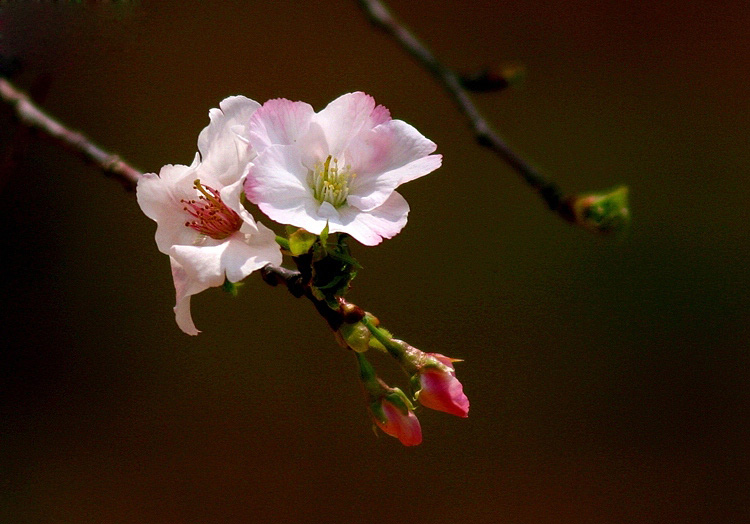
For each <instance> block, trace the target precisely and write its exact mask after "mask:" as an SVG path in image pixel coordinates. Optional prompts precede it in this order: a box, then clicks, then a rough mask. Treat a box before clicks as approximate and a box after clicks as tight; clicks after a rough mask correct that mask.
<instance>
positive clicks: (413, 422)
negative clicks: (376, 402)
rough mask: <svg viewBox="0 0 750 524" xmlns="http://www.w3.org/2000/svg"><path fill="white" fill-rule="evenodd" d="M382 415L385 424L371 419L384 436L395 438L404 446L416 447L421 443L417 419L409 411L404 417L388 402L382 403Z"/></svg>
mask: <svg viewBox="0 0 750 524" xmlns="http://www.w3.org/2000/svg"><path fill="white" fill-rule="evenodd" d="M382 406H383V414H384V415H385V419H386V421H385V423H383V422H381V421H379V420H378V419H377V418H373V420H374V421H375V424H376V425H377V426H378V427H379V428H380V429H382V430H383V432H385V433H386V434H388V435H390V436H392V437H396V438H397V439H399V440H400V441H401V444H403V445H404V446H416V445H418V444H420V443H421V442H422V427H421V426H420V425H419V419H418V418H417V416H416V415H415V414H414V413H413V412H412V411H411V410H409V411H407V413H406V415H404V414H403V413H402V412H401V411H400V410H399V409H398V408H397V407H396V406H394V405H393V404H391V403H390V402H388V401H383V404H382Z"/></svg>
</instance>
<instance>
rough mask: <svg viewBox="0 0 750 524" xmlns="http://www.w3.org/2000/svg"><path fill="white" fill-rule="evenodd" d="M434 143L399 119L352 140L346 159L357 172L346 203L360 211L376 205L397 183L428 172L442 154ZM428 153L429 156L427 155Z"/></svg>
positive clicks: (438, 161)
mask: <svg viewBox="0 0 750 524" xmlns="http://www.w3.org/2000/svg"><path fill="white" fill-rule="evenodd" d="M435 148H436V146H435V143H434V142H432V141H431V140H428V139H427V138H425V137H424V136H423V135H422V134H421V133H419V131H417V130H416V129H414V127H412V126H410V125H409V124H407V123H406V122H402V121H401V120H391V121H389V122H387V123H385V124H383V125H380V126H378V127H376V128H375V129H373V130H372V131H370V132H369V133H367V134H364V135H363V136H362V140H357V141H354V142H352V143H351V144H350V146H349V149H348V151H347V158H346V161H347V163H348V164H350V165H351V166H352V170H353V171H354V172H356V173H357V177H356V178H355V179H354V181H353V183H352V187H351V194H350V196H349V199H348V201H349V203H350V204H351V205H354V206H356V207H358V208H359V209H361V210H363V211H369V210H370V209H372V208H374V207H377V206H379V205H380V204H382V203H383V202H385V200H386V199H387V198H388V197H389V196H390V194H391V192H392V191H393V190H394V189H396V188H397V187H398V186H399V185H401V184H404V183H406V182H409V181H411V180H414V179H416V178H419V177H421V176H424V175H426V174H428V173H431V172H432V171H434V170H435V169H437V168H438V167H440V164H441V162H442V156H440V155H430V153H432V152H433V151H435ZM427 155H429V156H427Z"/></svg>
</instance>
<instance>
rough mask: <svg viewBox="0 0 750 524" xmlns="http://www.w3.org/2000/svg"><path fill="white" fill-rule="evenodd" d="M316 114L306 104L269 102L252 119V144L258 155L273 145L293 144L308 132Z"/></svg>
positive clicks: (282, 100) (278, 100)
mask: <svg viewBox="0 0 750 524" xmlns="http://www.w3.org/2000/svg"><path fill="white" fill-rule="evenodd" d="M314 114H315V111H314V110H313V108H312V106H310V105H309V104H306V103H304V102H292V101H291V100H286V99H285V98H277V99H274V100H269V101H268V102H266V103H265V104H263V106H262V107H261V108H260V109H258V111H256V112H255V114H253V117H252V118H251V119H250V126H249V139H250V143H251V144H252V146H253V147H254V148H255V150H256V151H257V152H258V153H260V152H261V151H262V150H263V149H265V148H266V147H268V146H270V145H273V144H282V145H290V144H293V143H294V142H295V141H296V140H297V139H298V138H299V137H300V136H302V135H304V134H305V133H306V132H307V128H308V126H309V125H310V120H311V119H312V117H313V115H314Z"/></svg>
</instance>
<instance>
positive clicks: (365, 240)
mask: <svg viewBox="0 0 750 524" xmlns="http://www.w3.org/2000/svg"><path fill="white" fill-rule="evenodd" d="M339 211H340V212H341V216H342V223H343V224H344V225H343V227H341V229H339V226H338V225H336V226H331V227H330V230H331V231H343V232H345V233H349V234H350V235H351V236H353V237H354V238H355V239H357V240H358V241H359V242H361V243H362V244H364V245H366V246H374V245H377V244H379V243H380V242H381V241H382V240H383V239H384V238H392V237H394V236H396V235H397V234H398V233H399V232H400V231H401V230H402V229H403V228H404V226H405V225H406V221H407V216H408V214H409V204H408V203H407V202H406V200H405V199H404V197H402V196H401V195H400V194H399V193H397V192H395V191H394V192H393V193H391V196H390V197H389V198H388V200H386V201H385V203H384V204H383V205H382V206H380V207H376V208H375V209H373V210H371V211H369V212H367V213H363V212H359V211H358V210H356V209H355V208H351V207H342V208H340V209H339Z"/></svg>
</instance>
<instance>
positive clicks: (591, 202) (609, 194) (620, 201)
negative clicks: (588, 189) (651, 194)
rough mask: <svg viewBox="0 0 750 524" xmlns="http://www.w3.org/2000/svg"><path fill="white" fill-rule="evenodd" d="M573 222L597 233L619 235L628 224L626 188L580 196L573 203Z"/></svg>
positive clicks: (628, 210) (628, 211)
mask: <svg viewBox="0 0 750 524" xmlns="http://www.w3.org/2000/svg"><path fill="white" fill-rule="evenodd" d="M573 213H574V215H575V221H576V223H578V224H579V225H581V226H583V227H585V228H586V229H589V230H591V231H594V232H598V233H619V232H622V231H624V230H625V229H627V227H628V225H629V224H630V207H629V204H628V187H627V186H620V187H616V188H614V189H612V190H609V191H603V192H601V193H594V194H588V195H581V196H579V197H577V198H576V199H575V201H574V202H573Z"/></svg>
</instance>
